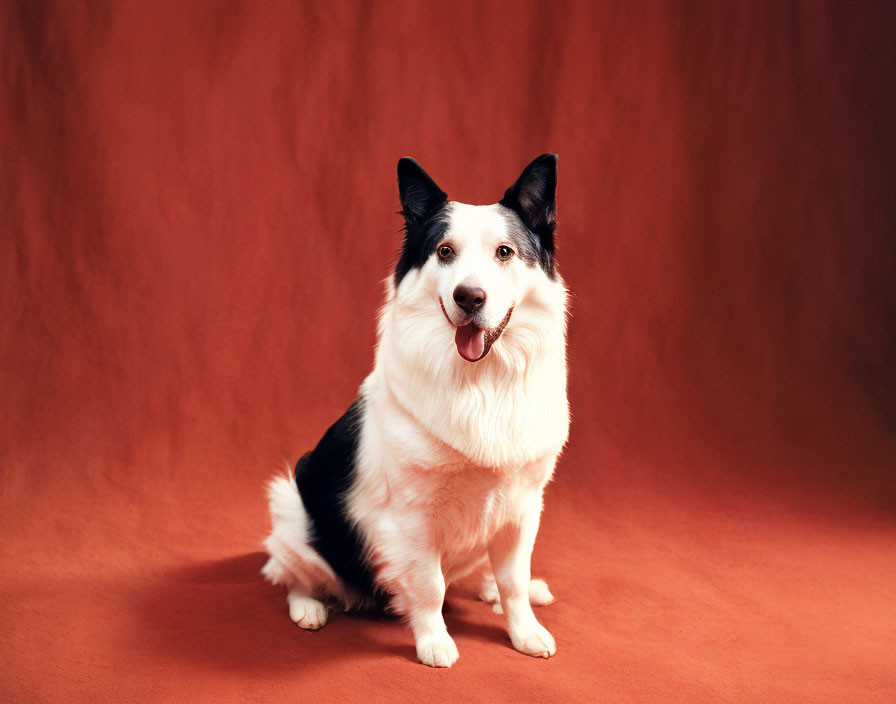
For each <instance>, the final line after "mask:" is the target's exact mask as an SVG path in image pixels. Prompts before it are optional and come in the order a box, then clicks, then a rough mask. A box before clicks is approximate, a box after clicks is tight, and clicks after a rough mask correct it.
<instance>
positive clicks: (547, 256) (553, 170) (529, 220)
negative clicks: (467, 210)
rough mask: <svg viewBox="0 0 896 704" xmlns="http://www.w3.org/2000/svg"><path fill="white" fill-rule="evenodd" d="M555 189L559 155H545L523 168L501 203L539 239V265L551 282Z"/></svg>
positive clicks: (554, 225) (553, 276) (552, 277)
mask: <svg viewBox="0 0 896 704" xmlns="http://www.w3.org/2000/svg"><path fill="white" fill-rule="evenodd" d="M556 190H557V155H556V154H542V155H541V156H539V157H537V158H536V159H534V160H533V161H532V163H530V164H529V165H528V166H527V167H526V168H525V169H523V173H522V174H520V177H519V178H518V179H517V180H516V183H514V184H513V185H512V186H511V187H510V188H508V189H507V190H506V191H505V192H504V197H503V198H502V199H501V201H500V202H501V205H503V206H504V207H506V208H509V209H510V210H512V211H513V212H514V213H516V215H517V217H518V220H519V222H520V224H521V225H522V226H523V227H524V228H525V229H526V230H528V231H529V233H530V234H531V235H532V236H533V237H534V238H535V239H536V240H537V242H538V244H539V247H538V249H539V255H538V260H539V263H540V264H541V268H542V269H544V271H545V273H546V274H547V275H548V277H549V278H550V279H551V280H553V279H554V278H555V263H554V228H555V227H556V202H555V196H556Z"/></svg>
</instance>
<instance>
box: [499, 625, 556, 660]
mask: <svg viewBox="0 0 896 704" xmlns="http://www.w3.org/2000/svg"><path fill="white" fill-rule="evenodd" d="M510 640H511V641H512V642H513V647H514V648H516V649H517V650H519V651H520V652H521V653H524V654H525V655H531V656H532V657H533V658H549V657H551V655H554V654H555V653H556V652H557V644H556V643H554V636H552V635H551V634H550V633H548V629H547V628H545V627H544V626H542V625H541V624H537V625H536V627H535V628H534V629H532V630H531V631H528V632H525V633H520V634H511V635H510Z"/></svg>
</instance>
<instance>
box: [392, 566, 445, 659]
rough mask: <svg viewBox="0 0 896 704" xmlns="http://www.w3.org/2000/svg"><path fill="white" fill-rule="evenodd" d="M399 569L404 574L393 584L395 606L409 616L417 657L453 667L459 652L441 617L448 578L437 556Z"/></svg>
mask: <svg viewBox="0 0 896 704" xmlns="http://www.w3.org/2000/svg"><path fill="white" fill-rule="evenodd" d="M398 571H399V572H400V574H401V577H400V579H398V580H397V581H396V582H395V583H394V584H393V585H392V590H393V591H394V599H395V602H394V605H395V607H396V611H398V612H399V613H402V614H405V615H406V616H407V619H408V622H409V623H410V626H411V630H412V631H413V632H414V643H415V644H416V647H417V657H418V658H419V660H420V662H422V663H423V664H424V665H429V666H430V667H451V665H453V664H454V663H455V661H456V660H457V658H458V654H457V646H456V645H455V644H454V640H452V638H451V636H450V635H448V629H447V628H446V627H445V619H444V618H442V604H443V603H444V601H445V577H444V576H443V575H442V568H441V565H440V564H439V559H438V557H437V556H436V555H433V556H431V557H429V556H427V557H425V558H422V557H419V556H418V558H417V559H415V560H413V562H412V564H408V565H406V566H404V568H402V569H400V570H398Z"/></svg>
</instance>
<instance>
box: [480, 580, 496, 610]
mask: <svg viewBox="0 0 896 704" xmlns="http://www.w3.org/2000/svg"><path fill="white" fill-rule="evenodd" d="M500 599H501V597H500V595H499V594H498V583H497V582H496V581H495V578H494V577H492V578H491V579H485V580H483V582H482V588H481V589H480V590H479V600H480V601H484V602H485V603H486V604H494V603H496V602H497V601H499V600H500Z"/></svg>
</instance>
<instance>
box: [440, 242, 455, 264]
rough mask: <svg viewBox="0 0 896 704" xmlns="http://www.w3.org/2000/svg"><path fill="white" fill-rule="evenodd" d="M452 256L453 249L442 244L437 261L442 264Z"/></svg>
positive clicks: (448, 245)
mask: <svg viewBox="0 0 896 704" xmlns="http://www.w3.org/2000/svg"><path fill="white" fill-rule="evenodd" d="M453 256H454V248H453V247H452V246H451V245H450V244H443V245H442V246H441V247H439V259H441V260H442V261H443V262H447V261H448V260H449V259H451V257H453Z"/></svg>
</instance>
